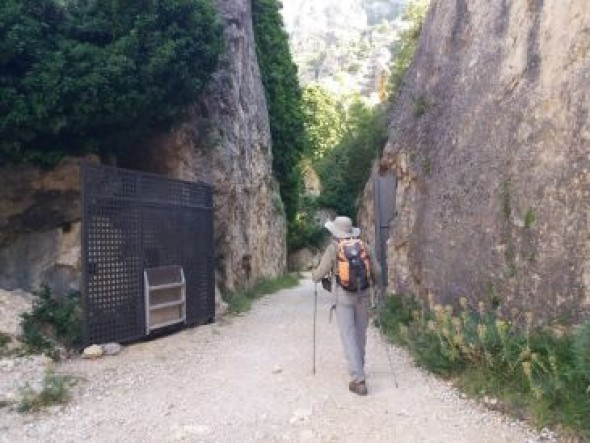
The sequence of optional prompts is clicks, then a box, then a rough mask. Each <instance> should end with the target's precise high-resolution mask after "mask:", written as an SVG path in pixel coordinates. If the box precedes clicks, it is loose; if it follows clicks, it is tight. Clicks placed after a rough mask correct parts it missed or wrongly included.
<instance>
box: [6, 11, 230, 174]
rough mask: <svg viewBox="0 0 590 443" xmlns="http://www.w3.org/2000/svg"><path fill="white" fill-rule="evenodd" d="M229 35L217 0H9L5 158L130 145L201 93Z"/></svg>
mask: <svg viewBox="0 0 590 443" xmlns="http://www.w3.org/2000/svg"><path fill="white" fill-rule="evenodd" d="M221 36H222V31H221V26H220V24H219V22H218V20H217V18H216V14H215V11H214V9H213V7H212V5H211V3H210V0H100V1H95V0H70V1H63V0H4V1H3V2H2V4H1V5H0V116H1V117H2V118H1V119H0V162H6V161H23V160H24V161H37V162H47V161H51V159H53V158H55V157H59V156H60V155H63V154H79V153H84V152H97V153H100V154H108V153H115V154H117V153H120V152H121V151H122V150H123V149H124V148H126V147H127V146H129V145H132V144H134V143H135V142H137V140H138V139H139V138H140V137H143V136H145V135H147V134H148V133H149V132H151V131H153V130H154V129H156V128H161V127H164V126H166V125H168V124H170V123H171V122H172V121H174V119H176V118H178V116H179V115H180V114H181V113H182V112H183V110H184V109H185V107H186V106H187V105H188V104H190V103H191V102H192V101H194V100H195V98H196V97H197V95H198V94H199V93H200V91H202V90H203V87H204V86H205V84H206V82H207V80H208V79H209V77H210V74H211V73H212V72H213V70H214V69H215V68H216V65H217V59H218V55H219V54H220V52H221V50H222V44H223V43H222V38H221Z"/></svg>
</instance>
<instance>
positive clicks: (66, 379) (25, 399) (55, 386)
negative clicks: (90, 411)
mask: <svg viewBox="0 0 590 443" xmlns="http://www.w3.org/2000/svg"><path fill="white" fill-rule="evenodd" d="M72 384H73V378H72V377H70V376H67V375H61V374H55V373H53V372H48V373H46V374H45V377H44V379H43V387H42V389H41V392H36V391H35V390H33V389H32V388H31V387H30V386H28V385H27V386H25V387H24V388H23V389H22V391H21V394H22V397H21V400H20V402H19V403H18V405H17V406H16V410H17V411H18V412H20V413H25V412H36V411H40V410H41V409H43V408H45V407H47V406H51V405H55V404H63V403H66V402H67V401H68V399H69V395H70V394H69V388H70V386H71V385H72Z"/></svg>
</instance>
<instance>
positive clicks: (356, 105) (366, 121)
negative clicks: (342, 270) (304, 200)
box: [314, 99, 387, 219]
mask: <svg viewBox="0 0 590 443" xmlns="http://www.w3.org/2000/svg"><path fill="white" fill-rule="evenodd" d="M346 118H347V122H346V130H345V132H344V134H343V136H342V138H341V140H340V142H339V143H338V144H337V145H336V146H335V147H334V148H333V149H332V150H331V151H329V152H328V153H326V154H325V155H324V156H323V157H322V158H320V159H319V160H318V161H317V162H316V163H315V165H314V167H315V169H316V171H317V172H318V175H319V177H320V181H321V184H322V191H321V194H320V196H319V198H318V202H317V203H318V205H319V206H321V207H324V208H330V209H333V210H334V211H336V212H337V213H338V214H339V215H347V216H349V217H351V218H352V219H354V218H355V216H356V212H357V209H358V203H359V199H360V196H361V194H362V192H363V190H364V187H365V185H366V184H367V180H368V179H369V176H370V174H371V167H372V166H373V162H374V161H375V160H376V159H377V157H378V156H379V153H380V152H381V149H382V148H383V146H385V143H386V142H387V120H386V115H385V109H384V108H383V107H380V106H377V107H374V108H371V107H370V106H367V105H366V104H365V103H363V102H362V101H361V100H360V99H358V100H354V101H353V102H352V103H351V104H350V106H349V107H348V109H347V114H346Z"/></svg>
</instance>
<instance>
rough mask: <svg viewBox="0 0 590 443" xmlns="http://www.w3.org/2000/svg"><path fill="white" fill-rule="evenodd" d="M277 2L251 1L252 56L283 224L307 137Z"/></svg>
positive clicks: (293, 209) (297, 186)
mask: <svg viewBox="0 0 590 443" xmlns="http://www.w3.org/2000/svg"><path fill="white" fill-rule="evenodd" d="M279 8H280V3H279V2H278V1H277V0H253V2H252V15H253V23H254V36H255V39H256V53H257V55H258V62H259V65H260V71H261V76H262V83H263V84H264V89H265V93H266V99H267V104H268V111H269V119H270V130H271V135H272V153H273V170H274V174H275V177H276V178H277V180H278V182H279V185H280V192H281V198H282V199H283V203H284V205H285V213H286V215H287V222H288V223H293V221H294V220H295V216H296V213H297V208H298V204H299V194H300V191H301V171H300V169H299V162H300V160H301V155H302V153H303V152H304V150H305V147H306V143H307V138H306V133H305V128H304V114H303V97H302V91H301V88H300V87H299V81H298V79H297V66H296V65H295V63H293V60H292V58H291V52H290V49H289V40H288V36H287V33H286V32H285V29H284V26H283V20H282V18H281V15H280V9H279Z"/></svg>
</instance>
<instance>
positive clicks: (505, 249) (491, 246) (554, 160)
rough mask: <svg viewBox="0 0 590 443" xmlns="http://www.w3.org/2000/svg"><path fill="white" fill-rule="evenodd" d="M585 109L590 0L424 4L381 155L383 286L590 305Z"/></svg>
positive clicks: (588, 308) (555, 314) (550, 313)
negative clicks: (387, 211)
mask: <svg viewBox="0 0 590 443" xmlns="http://www.w3.org/2000/svg"><path fill="white" fill-rule="evenodd" d="M589 111H590V7H589V5H588V1H587V0H566V1H564V0H528V1H521V0H493V1H490V0H472V1H469V2H467V1H466V0H453V1H449V0H433V1H432V3H431V8H430V11H429V14H428V17H427V20H426V22H425V24H424V27H423V31H422V35H421V38H420V42H419V47H418V49H417V52H416V55H415V59H414V62H413V65H412V67H411V68H410V70H409V73H408V75H407V79H406V83H405V86H404V88H403V90H402V91H401V94H400V95H399V97H398V98H397V100H396V104H395V110H394V112H393V114H392V123H391V136H390V140H389V142H388V144H387V146H386V148H385V151H384V155H383V159H382V164H386V165H388V167H389V168H391V169H393V170H395V172H396V175H397V177H398V180H399V184H398V188H397V211H398V216H397V218H396V219H395V222H394V223H393V225H392V228H391V232H390V238H391V241H390V244H389V246H388V258H389V285H390V287H392V288H394V289H395V290H397V291H400V292H406V291H410V292H413V293H415V294H419V295H420V296H424V297H425V296H426V295H427V294H429V293H432V294H434V295H435V296H436V297H437V298H438V299H439V300H441V301H443V302H446V301H448V300H452V299H455V298H456V297H460V296H466V297H468V298H469V299H470V300H471V301H472V302H473V303H476V302H477V301H478V300H485V301H488V302H490V303H493V302H500V304H501V306H503V307H504V308H506V309H507V308H508V307H516V308H518V309H520V310H521V311H532V312H534V313H536V314H537V317H538V318H541V317H542V318H547V319H549V318H560V319H562V320H572V321H576V320H578V319H580V318H582V317H583V316H584V315H586V314H587V313H588V312H590V234H589V230H588V229H589V219H590V113H589ZM365 213H366V211H365ZM365 218H366V217H365ZM364 223H366V224H367V225H368V223H367V222H366V221H365V222H364Z"/></svg>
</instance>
